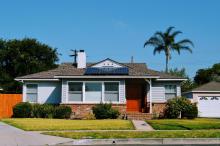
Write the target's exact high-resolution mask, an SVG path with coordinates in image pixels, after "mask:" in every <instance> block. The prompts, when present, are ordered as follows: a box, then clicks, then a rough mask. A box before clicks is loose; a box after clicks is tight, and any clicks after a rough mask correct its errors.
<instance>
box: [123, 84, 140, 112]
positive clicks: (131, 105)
mask: <svg viewBox="0 0 220 146" xmlns="http://www.w3.org/2000/svg"><path fill="white" fill-rule="evenodd" d="M142 95H143V94H142V86H141V85H138V84H131V85H129V84H128V85H127V86H126V101H127V103H126V104H127V111H128V112H140V111H141V97H142Z"/></svg>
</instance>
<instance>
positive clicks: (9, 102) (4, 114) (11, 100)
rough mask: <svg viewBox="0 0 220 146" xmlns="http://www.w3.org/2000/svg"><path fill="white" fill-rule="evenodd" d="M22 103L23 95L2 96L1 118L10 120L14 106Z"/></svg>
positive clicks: (0, 105) (0, 97) (0, 100)
mask: <svg viewBox="0 0 220 146" xmlns="http://www.w3.org/2000/svg"><path fill="white" fill-rule="evenodd" d="M21 101H22V94H0V118H10V117H11V116H12V115H13V110H12V109H13V106H14V105H16V104H17V103H19V102H21Z"/></svg>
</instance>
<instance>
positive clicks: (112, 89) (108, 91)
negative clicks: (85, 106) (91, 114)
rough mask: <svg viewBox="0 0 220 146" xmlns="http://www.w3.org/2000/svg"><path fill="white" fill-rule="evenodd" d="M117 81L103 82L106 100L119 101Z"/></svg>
mask: <svg viewBox="0 0 220 146" xmlns="http://www.w3.org/2000/svg"><path fill="white" fill-rule="evenodd" d="M118 89H119V83H118V82H105V99H104V101H107V102H118V101H119V94H118Z"/></svg>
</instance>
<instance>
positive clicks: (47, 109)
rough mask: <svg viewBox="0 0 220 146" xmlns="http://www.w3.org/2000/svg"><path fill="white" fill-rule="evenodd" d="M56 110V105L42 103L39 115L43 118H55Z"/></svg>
mask: <svg viewBox="0 0 220 146" xmlns="http://www.w3.org/2000/svg"><path fill="white" fill-rule="evenodd" d="M54 112H55V107H54V105H51V104H42V105H41V106H40V108H39V115H40V117H41V118H53V116H54Z"/></svg>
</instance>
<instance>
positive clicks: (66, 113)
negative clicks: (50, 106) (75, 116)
mask: <svg viewBox="0 0 220 146" xmlns="http://www.w3.org/2000/svg"><path fill="white" fill-rule="evenodd" d="M71 113H72V109H71V108H70V107H69V106H56V107H55V110H54V116H53V117H54V118H57V119H69V118H70V116H71Z"/></svg>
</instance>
